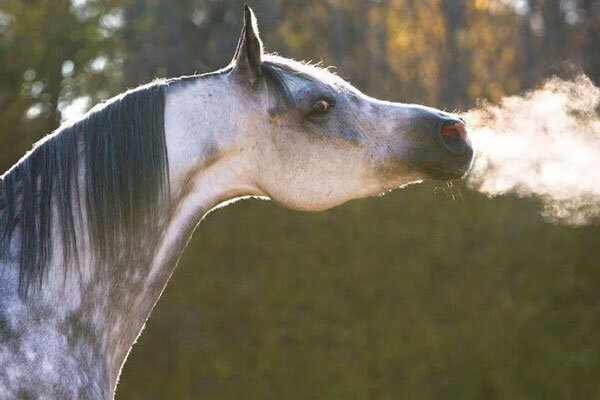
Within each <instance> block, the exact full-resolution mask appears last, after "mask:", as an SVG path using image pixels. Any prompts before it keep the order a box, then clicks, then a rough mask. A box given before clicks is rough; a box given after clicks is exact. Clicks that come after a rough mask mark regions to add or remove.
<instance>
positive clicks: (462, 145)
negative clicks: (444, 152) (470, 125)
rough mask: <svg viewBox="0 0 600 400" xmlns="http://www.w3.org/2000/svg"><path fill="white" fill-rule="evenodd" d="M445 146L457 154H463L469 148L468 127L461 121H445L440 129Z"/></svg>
mask: <svg viewBox="0 0 600 400" xmlns="http://www.w3.org/2000/svg"><path fill="white" fill-rule="evenodd" d="M440 133H441V136H442V143H443V144H444V147H446V148H447V149H448V150H450V151H451V152H453V153H456V154H463V153H464V152H465V151H466V150H467V149H468V148H469V145H468V140H469V139H468V137H467V129H466V127H465V124H464V123H463V122H461V121H456V120H451V121H447V122H444V123H443V124H442V127H441V130H440Z"/></svg>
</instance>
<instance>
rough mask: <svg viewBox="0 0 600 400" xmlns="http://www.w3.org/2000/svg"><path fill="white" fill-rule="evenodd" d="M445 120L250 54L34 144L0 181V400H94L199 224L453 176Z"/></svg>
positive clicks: (463, 157)
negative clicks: (212, 217) (229, 209)
mask: <svg viewBox="0 0 600 400" xmlns="http://www.w3.org/2000/svg"><path fill="white" fill-rule="evenodd" d="M472 161H473V151H472V149H471V146H470V144H469V140H468V138H467V135H466V130H465V125H464V122H463V121H462V120H461V119H460V118H459V117H458V116H456V115H453V114H449V113H445V112H442V111H439V110H436V109H433V108H429V107H423V106H419V105H408V104H400V103H391V102H386V101H381V100H377V99H374V98H371V97H368V96H366V95H364V94H363V93H361V92H360V91H358V90H357V89H356V88H354V87H353V86H351V85H350V84H349V83H347V82H345V81H344V80H342V79H341V78H339V77H338V76H336V75H334V74H332V73H330V72H329V71H327V70H325V69H321V68H318V67H316V66H312V65H307V64H304V63H299V62H295V61H292V60H288V59H285V58H281V57H277V56H273V55H268V54H265V53H264V52H263V47H262V43H261V41H260V39H259V36H258V31H257V27H256V21H255V18H254V15H253V13H252V11H251V10H250V9H249V8H247V7H246V8H245V13H244V24H243V28H242V33H241V36H240V39H239V42H238V46H237V49H236V51H235V55H234V57H233V61H232V62H231V64H230V65H229V66H228V67H226V68H224V69H223V70H220V71H217V72H214V73H210V74H205V75H199V76H190V77H183V78H177V79H171V80H162V81H156V82H153V83H152V84H149V85H146V86H142V87H140V88H137V89H135V90H132V91H129V92H126V93H124V94H121V95H120V96H117V97H115V98H114V99H112V100H110V101H108V102H106V103H104V104H101V105H99V106H97V107H95V108H94V109H92V110H91V111H90V112H89V113H88V114H86V115H85V116H84V117H83V118H82V119H81V120H79V121H77V122H75V123H71V124H69V125H65V126H62V127H60V128H59V129H58V130H56V131H55V132H54V133H52V134H51V135H49V136H47V137H46V138H44V139H43V140H42V141H40V142H39V143H37V144H36V145H35V146H34V148H33V150H32V151H30V152H29V153H28V154H26V155H25V156H24V157H23V158H22V159H21V160H20V161H19V162H18V163H17V164H16V165H14V166H13V167H12V168H11V169H10V170H8V171H7V172H6V173H5V174H4V175H2V180H1V181H0V398H2V399H25V398H35V399H110V398H113V395H114V391H115V387H116V385H117V380H118V377H119V374H120V371H121V367H122V365H123V363H124V362H125V359H126V357H127V354H128V353H129V351H130V349H131V347H132V345H133V343H134V342H135V340H136V338H137V337H138V335H139V334H140V332H141V330H142V328H143V326H144V323H145V321H146V319H147V318H148V315H149V314H150V312H151V310H152V308H153V307H154V304H155V303H156V301H157V300H158V298H159V296H160V294H161V292H162V290H163V289H164V287H165V285H166V283H167V281H168V279H169V278H170V276H171V274H172V272H173V270H174V269H175V265H176V263H177V260H178V258H179V256H180V254H181V252H182V251H183V249H184V247H185V245H186V243H187V241H188V240H189V237H190V235H191V234H192V232H193V231H194V229H195V227H196V226H197V224H198V223H199V221H200V220H201V219H202V218H203V216H205V215H206V214H207V213H208V212H209V211H210V210H211V209H213V208H215V207H217V206H219V205H222V204H225V203H227V202H229V201H231V200H233V199H237V198H241V197H247V196H257V197H265V198H269V199H272V200H273V201H275V202H276V203H278V204H280V205H282V206H284V207H289V208H293V209H299V210H307V211H317V210H323V209H327V208H330V207H333V206H336V205H338V204H341V203H343V202H345V201H348V200H351V199H355V198H359V197H365V196H373V195H377V194H380V193H383V192H386V191H389V190H391V189H394V188H397V187H401V186H404V185H406V184H409V183H412V182H417V181H420V180H422V179H424V178H426V177H432V178H434V179H444V180H445V179H456V178H461V177H462V176H463V175H465V174H466V173H467V172H468V171H469V169H470V167H471V163H472Z"/></svg>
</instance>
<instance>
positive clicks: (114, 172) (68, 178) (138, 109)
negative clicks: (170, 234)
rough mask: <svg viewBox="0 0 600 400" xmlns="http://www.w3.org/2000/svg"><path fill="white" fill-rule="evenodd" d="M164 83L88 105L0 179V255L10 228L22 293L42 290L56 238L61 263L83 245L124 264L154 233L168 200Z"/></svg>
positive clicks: (98, 257) (6, 249) (5, 251)
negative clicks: (35, 288) (16, 241)
mask: <svg viewBox="0 0 600 400" xmlns="http://www.w3.org/2000/svg"><path fill="white" fill-rule="evenodd" d="M164 87H165V82H155V83H152V84H149V85H146V86H142V87H140V88H137V89H134V90H131V91H128V92H126V93H123V94H121V95H119V96H117V97H115V98H114V99H112V100H110V101H108V102H106V103H104V104H102V105H101V106H100V107H96V108H94V109H92V111H90V113H88V114H87V115H86V116H85V117H84V118H83V119H82V120H80V121H78V122H76V123H74V124H72V125H69V126H64V127H61V128H59V129H58V130H57V131H55V132H54V133H53V134H51V135H49V136H47V137H46V138H44V139H42V140H41V141H39V142H38V143H36V145H35V146H34V147H33V149H32V150H31V151H30V152H28V153H27V154H26V155H25V156H24V157H23V158H22V159H21V160H20V161H19V162H18V163H17V164H15V165H14V166H13V167H12V168H10V169H9V170H8V171H7V172H5V173H4V175H2V176H1V177H0V259H3V258H5V259H6V258H10V257H11V243H12V239H13V237H14V236H15V232H18V233H19V235H18V238H19V239H20V240H19V246H18V252H17V254H16V256H17V257H18V264H19V281H18V290H19V293H20V294H21V295H27V293H28V290H29V287H30V286H31V285H32V284H34V283H35V284H38V285H41V284H42V281H43V277H44V276H45V271H46V269H47V264H48V261H49V259H50V258H51V257H52V251H53V248H54V246H53V242H54V240H56V239H55V238H54V236H55V235H56V234H58V235H59V237H60V239H61V241H62V244H63V246H62V255H63V260H64V261H65V262H66V260H67V259H69V258H70V257H72V256H75V257H76V258H77V259H79V256H78V248H79V246H81V244H82V243H83V242H84V241H85V240H86V239H87V240H88V241H89V244H90V246H91V249H92V253H93V254H92V255H93V257H94V260H95V261H96V262H101V263H104V264H108V263H109V262H111V261H115V260H119V261H125V260H126V259H131V258H132V257H133V256H134V255H135V252H136V251H137V250H140V249H141V247H142V246H143V243H142V242H143V241H144V238H147V237H148V234H149V233H152V232H157V231H158V224H159V223H160V222H159V221H160V219H161V218H160V215H162V214H161V213H164V210H165V209H166V208H165V207H164V206H165V204H166V203H168V201H169V182H168V179H169V173H168V159H167V148H166V141H165V130H164V104H165V93H164V91H165V89H164ZM85 226H87V228H88V229H87V232H88V237H87V238H85V237H82V236H81V232H84V231H85V229H83V227H85ZM53 229H58V231H54V232H53ZM124 258H125V259H124Z"/></svg>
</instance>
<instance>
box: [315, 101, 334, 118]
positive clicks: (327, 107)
mask: <svg viewBox="0 0 600 400" xmlns="http://www.w3.org/2000/svg"><path fill="white" fill-rule="evenodd" d="M332 108H333V103H332V102H331V101H329V100H326V99H321V100H318V101H317V102H316V103H315V104H313V105H312V107H311V109H310V113H311V115H325V114H328V113H329V112H330V111H331V109H332Z"/></svg>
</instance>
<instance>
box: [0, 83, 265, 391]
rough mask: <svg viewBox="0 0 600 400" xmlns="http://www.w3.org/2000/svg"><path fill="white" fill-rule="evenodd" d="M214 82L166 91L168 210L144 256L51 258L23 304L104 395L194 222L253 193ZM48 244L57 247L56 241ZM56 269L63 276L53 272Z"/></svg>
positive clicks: (231, 123)
mask: <svg viewBox="0 0 600 400" xmlns="http://www.w3.org/2000/svg"><path fill="white" fill-rule="evenodd" d="M216 80H217V79H214V78H213V79H199V80H198V81H197V82H195V83H188V84H185V85H183V84H182V86H181V87H180V88H174V89H173V90H171V89H169V90H168V91H167V93H166V96H167V97H166V103H165V111H164V112H165V135H166V141H167V150H168V154H169V174H170V177H169V178H170V185H171V189H170V190H171V202H170V205H169V207H170V208H169V209H168V210H164V211H165V213H164V214H165V215H166V218H165V221H164V223H163V224H161V229H160V232H159V233H158V235H157V236H153V238H152V239H150V238H149V242H148V246H142V247H144V248H145V249H146V252H143V253H141V254H137V255H134V257H128V258H127V259H128V260H133V261H134V262H130V263H121V264H118V265H108V266H106V268H101V267H99V266H98V265H96V264H95V263H94V262H92V261H91V260H92V257H91V255H90V254H91V252H90V251H88V250H89V249H87V248H86V249H84V251H83V252H82V254H79V259H78V260H72V262H71V263H68V264H72V265H66V266H65V265H64V264H63V263H62V260H60V257H56V258H55V259H53V260H52V263H51V264H52V265H50V268H49V274H48V277H49V279H48V280H47V281H45V283H44V286H43V288H42V293H41V296H39V297H35V296H31V299H29V300H27V301H28V302H29V303H28V304H29V306H30V307H29V308H30V310H46V312H47V310H49V309H51V310H53V311H52V312H50V313H47V314H45V315H46V321H47V323H48V324H50V325H52V326H57V327H58V330H59V331H61V332H67V336H70V337H69V340H70V343H71V342H72V345H71V346H72V347H73V348H71V349H69V351H70V352H71V353H72V354H86V357H87V359H88V360H89V359H93V360H95V362H96V363H97V364H98V365H99V366H98V367H97V369H98V370H104V371H105V374H106V380H108V382H109V384H110V390H111V391H113V390H114V388H115V386H116V382H117V379H118V376H119V374H120V370H121V367H122V365H123V363H124V361H125V359H126V357H127V354H128V352H129V350H130V348H131V346H132V345H133V343H134V342H135V340H136V339H137V337H138V335H139V334H140V332H141V330H142V329H143V326H144V324H145V321H146V319H147V318H148V316H149V314H150V312H151V311H152V308H153V307H154V305H155V304H156V302H157V301H158V299H159V297H160V295H161V293H162V291H163V290H164V288H165V286H166V284H167V282H168V280H169V278H170V277H171V275H172V273H173V271H174V269H175V266H176V264H177V261H178V258H179V256H180V255H181V253H182V251H183V249H184V248H185V245H186V244H187V242H188V240H189V238H190V237H191V234H192V233H193V231H194V229H195V228H196V226H197V225H198V224H199V222H200V221H201V219H202V218H203V217H204V216H205V215H206V214H207V213H208V212H209V211H210V210H211V209H213V208H215V207H216V206H218V205H219V204H222V203H223V202H226V201H228V200H231V199H234V198H238V197H241V196H245V195H260V193H259V192H257V190H256V189H255V188H254V187H253V186H252V185H250V184H248V182H250V180H249V165H250V164H252V162H251V160H249V159H248V158H247V156H246V155H244V154H242V153H243V152H240V151H239V143H238V142H237V141H236V139H235V138H233V137H232V136H231V135H232V132H234V131H235V125H236V123H235V121H232V120H231V119H230V118H220V117H219V113H220V112H222V111H221V109H222V107H220V105H219V104H218V103H219V101H218V100H217V101H216V102H215V101H214V100H215V99H214V97H218V95H216V96H215V91H216V90H223V89H226V88H224V87H222V86H221V87H219V85H222V84H223V83H222V82H221V83H218V82H215V81H216ZM209 94H211V96H208V95H209ZM199 96H200V97H202V96H207V97H206V103H205V106H204V107H203V113H204V117H203V118H201V119H200V122H199V121H198V117H199V114H198V112H197V107H195V106H194V107H193V108H195V109H196V114H195V115H194V116H193V117H194V118H192V121H190V119H189V118H190V117H189V115H188V114H189V111H190V105H189V101H190V99H191V98H194V99H196V100H195V101H198V97H199ZM209 97H211V98H212V99H211V100H210V101H209V100H208V98H209ZM222 100H223V101H225V99H222ZM198 125H200V126H198ZM191 126H194V129H195V134H194V140H195V142H194V146H195V147H197V148H200V149H204V150H203V151H202V152H200V153H198V154H199V156H198V157H189V147H190V146H189V144H187V145H186V143H185V142H186V141H188V142H189V139H190V138H189V137H186V136H185V135H186V132H187V133H189V131H190V129H191ZM83 207H85V204H83ZM84 212H85V210H84ZM82 229H83V230H84V229H85V226H84V227H83V228H82ZM81 236H82V237H85V235H81ZM56 246H57V247H60V246H61V243H60V241H59V240H58V241H57V242H56ZM56 253H57V254H60V253H61V252H60V251H58V252H56ZM63 270H64V271H66V272H65V274H62V273H60V272H61V271H63ZM0 300H1V299H0ZM40 312H41V311H40ZM31 313H32V314H33V313H35V312H34V311H31ZM32 319H35V318H32ZM71 339H72V340H71ZM39 340H43V339H39ZM88 362H89V361H88ZM90 369H94V368H91V367H90Z"/></svg>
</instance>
